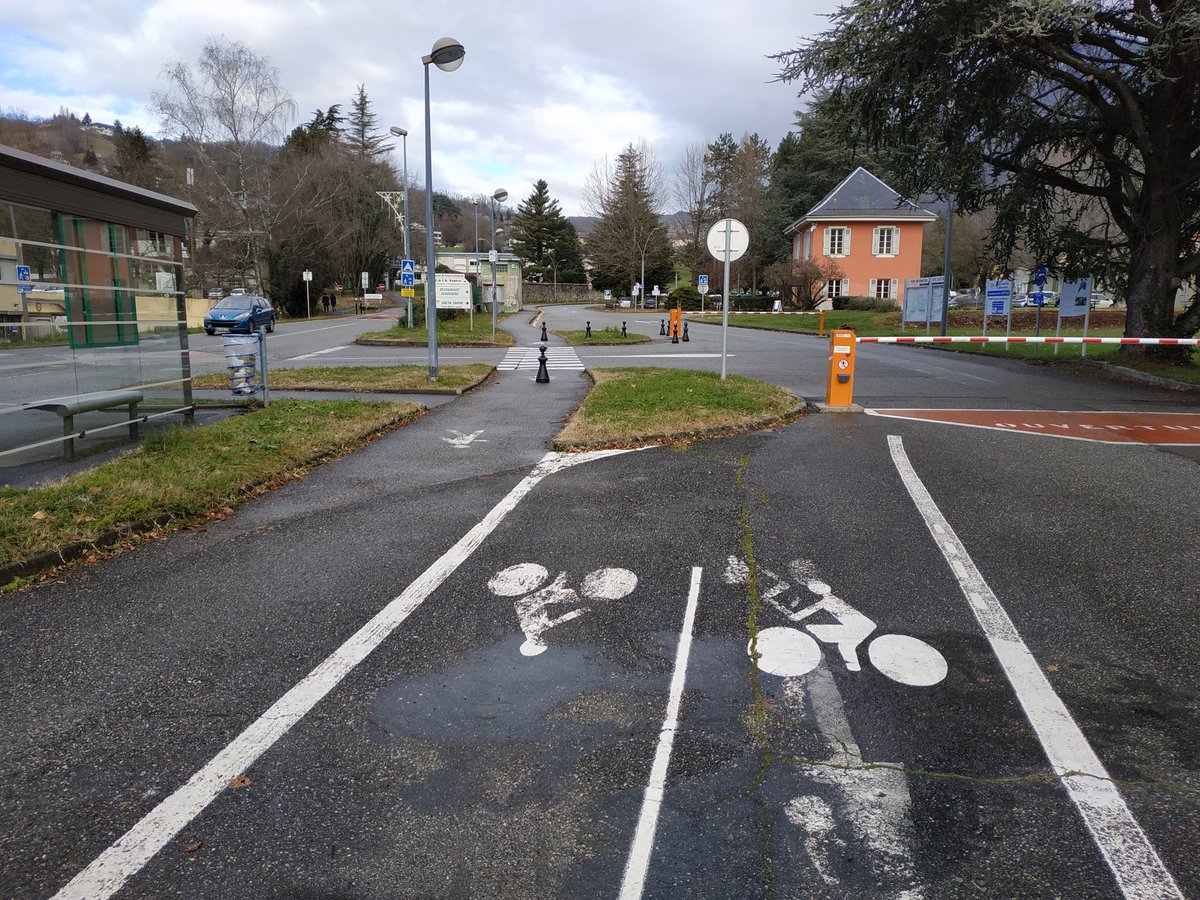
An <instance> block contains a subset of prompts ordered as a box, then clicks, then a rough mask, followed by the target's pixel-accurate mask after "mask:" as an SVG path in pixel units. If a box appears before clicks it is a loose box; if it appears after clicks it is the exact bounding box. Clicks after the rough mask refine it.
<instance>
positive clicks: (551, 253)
mask: <svg viewBox="0 0 1200 900" xmlns="http://www.w3.org/2000/svg"><path fill="white" fill-rule="evenodd" d="M546 255H547V256H548V257H550V267H551V268H552V269H554V302H555V303H557V302H558V260H557V259H556V258H555V256H554V248H553V247H551V248H550V249H549V250H547V251H546ZM643 277H645V270H644V269H643Z"/></svg>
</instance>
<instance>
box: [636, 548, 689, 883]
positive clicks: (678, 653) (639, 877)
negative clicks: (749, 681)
mask: <svg viewBox="0 0 1200 900" xmlns="http://www.w3.org/2000/svg"><path fill="white" fill-rule="evenodd" d="M703 571H704V569H702V568H701V567H700V566H693V567H692V586H691V588H690V589H689V590H688V599H687V609H686V611H685V612H684V614H683V628H682V630H681V631H680V634H679V646H678V647H677V648H676V650H675V671H674V673H673V674H672V675H671V693H670V698H669V699H668V700H667V717H666V720H665V721H664V722H663V727H662V731H660V732H659V733H658V749H657V750H655V752H654V765H653V766H652V767H651V769H650V783H649V784H647V785H646V794H645V796H644V798H643V799H642V814H641V815H640V816H639V817H638V825H637V831H636V832H634V835H633V845H632V846H631V847H630V850H629V860H628V861H627V862H626V863H625V879H624V881H623V882H622V884H621V900H638V898H640V897H641V896H642V890H643V888H644V887H645V884H646V872H647V870H648V869H649V868H650V854H651V852H652V851H653V850H654V832H655V830H656V829H657V828H658V813H659V810H660V809H661V808H662V801H663V793H664V792H665V790H666V786H667V767H668V765H669V764H670V762H671V747H672V746H673V745H674V743H675V731H676V729H677V728H678V727H679V705H680V703H681V702H682V700H683V683H684V681H685V679H686V678H687V665H688V655H689V654H690V653H691V651H692V627H693V626H694V625H695V622H696V606H697V604H698V602H699V599H700V575H701V573H702V572H703Z"/></svg>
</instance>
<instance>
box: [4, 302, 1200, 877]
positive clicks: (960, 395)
mask: <svg viewBox="0 0 1200 900" xmlns="http://www.w3.org/2000/svg"><path fill="white" fill-rule="evenodd" d="M551 314H552V315H553V316H554V317H555V318H557V317H558V316H560V315H561V316H563V317H568V316H577V317H578V316H582V315H590V316H597V315H598V314H597V313H596V312H595V311H584V310H576V311H571V312H568V311H560V310H557V309H556V310H553V311H552V313H548V316H549V315H551ZM581 324H582V323H580V325H581ZM630 324H631V325H633V324H635V323H633V322H631V323H630ZM550 327H551V329H553V328H556V327H563V328H567V327H576V326H575V325H573V324H563V325H561V326H559V325H557V324H555V323H553V322H552V323H551V325H550ZM593 327H597V323H596V321H595V320H593ZM638 327H641V328H645V329H647V333H650V330H653V331H655V332H656V331H657V322H653V323H650V324H639V325H638ZM514 328H516V329H518V330H517V334H518V343H519V344H521V345H524V346H535V345H536V344H537V343H538V342H537V341H535V340H532V339H530V338H531V336H532V335H533V334H534V333H533V330H532V329H528V330H527V331H526V332H522V331H520V330H519V329H520V326H514ZM280 331H281V332H284V333H285V332H286V329H280ZM713 331H714V329H712V328H711V327H704V326H695V327H693V328H692V341H691V343H689V344H688V345H686V347H685V348H684V349H685V351H686V353H688V354H705V353H710V352H711V350H712V346H713V344H714V337H713ZM715 342H716V343H717V345H718V346H719V334H717V335H716V338H715ZM336 343H337V345H341V344H344V343H345V342H344V341H341V340H340V339H339V340H337V342H336ZM730 347H731V352H732V353H734V354H735V356H734V357H733V364H732V365H731V370H732V371H735V372H742V373H745V374H748V375H752V376H754V377H764V375H765V374H766V373H770V374H771V375H772V376H773V377H770V378H768V379H767V380H772V381H775V382H776V383H784V384H785V386H789V387H792V389H793V390H797V391H798V392H799V393H801V394H802V395H803V396H808V397H812V398H815V397H819V396H820V380H821V377H822V376H821V373H822V367H823V358H824V355H825V348H824V345H823V344H822V343H821V342H819V341H817V340H815V339H812V338H804V337H796V336H791V335H778V334H765V335H757V334H752V335H747V334H744V333H737V334H736V336H733V337H731V341H730ZM318 349H321V348H314V347H307V348H303V349H302V350H301V355H302V354H310V353H313V352H315V350H318ZM673 349H677V348H676V347H672V346H669V345H666V344H665V342H657V343H655V344H653V345H652V346H650V347H647V346H645V345H642V346H641V347H630V348H590V347H589V348H580V350H579V351H578V355H579V358H580V359H581V360H582V361H583V363H584V364H585V365H588V366H595V365H599V364H602V363H601V362H600V359H599V357H602V356H603V357H605V358H611V357H614V356H615V357H621V356H628V360H629V362H630V364H646V363H650V364H661V363H656V362H651V361H650V360H645V359H644V357H639V355H638V354H646V353H649V352H656V353H661V354H663V355H666V354H669V353H670V351H671V350H673ZM378 351H379V348H364V347H357V346H354V345H348V346H347V347H346V349H344V350H337V351H335V352H330V353H326V354H321V355H320V356H319V357H311V358H309V359H306V360H304V361H303V362H301V363H300V364H303V365H309V364H322V365H323V364H337V361H338V360H339V359H343V358H345V357H347V356H351V355H353V356H358V357H361V356H368V355H369V356H371V357H372V358H375V359H383V358H384V357H385V356H386V355H387V354H389V353H390V355H391V356H392V357H393V358H394V357H396V356H399V355H403V354H404V353H407V352H408V351H404V350H401V351H397V350H387V351H384V352H378ZM455 352H458V351H455ZM487 353H488V354H490V357H488V358H491V359H492V360H493V361H494V362H496V361H499V360H500V359H501V358H502V357H503V355H504V351H502V350H501V351H495V350H492V351H487ZM414 354H415V355H418V356H419V355H421V351H420V348H417V349H416V350H415V351H414ZM471 355H474V356H478V357H480V358H482V357H483V356H484V354H471ZM634 359H640V360H641V362H638V363H634V362H633V360H634ZM604 364H609V363H604ZM611 364H619V363H618V362H613V363H611ZM678 364H680V365H685V366H695V367H698V368H699V367H703V368H707V369H712V368H713V360H712V358H711V357H704V356H696V355H687V356H685V355H683V354H680V355H679V357H678ZM860 367H861V368H860V373H861V374H860V379H861V380H860V383H859V387H860V392H859V397H860V398H862V399H863V400H864V401H866V402H868V403H869V404H870V405H871V406H872V407H873V408H878V409H888V408H890V407H894V408H896V409H912V408H922V409H924V408H927V407H933V406H941V407H946V406H949V407H959V408H966V407H972V406H979V407H983V406H987V407H999V408H1007V409H1031V408H1033V409H1036V408H1042V409H1049V410H1059V409H1063V408H1064V407H1066V406H1068V405H1070V406H1075V407H1078V408H1079V409H1080V410H1081V411H1087V410H1092V409H1112V410H1145V409H1157V410H1161V411H1162V412H1164V413H1166V412H1170V413H1180V412H1188V411H1189V405H1190V411H1192V412H1194V411H1195V404H1194V403H1192V402H1190V400H1189V398H1187V397H1184V396H1180V395H1178V394H1173V393H1171V392H1166V391H1161V390H1158V389H1155V388H1152V387H1147V386H1144V385H1127V384H1123V383H1109V382H1097V381H1095V380H1092V379H1088V378H1083V377H1080V376H1077V375H1075V374H1072V373H1062V372H1058V371H1055V370H1053V369H1050V368H1049V367H1030V366H1023V365H1020V364H1015V363H1011V362H1007V361H993V360H979V359H976V358H960V357H955V356H949V355H947V356H943V355H941V354H938V353H935V352H932V351H912V350H905V349H895V348H871V349H869V350H868V349H861V350H860ZM939 389H940V391H941V394H942V396H941V397H940V398H938V392H939ZM585 390H586V383H585V381H584V380H583V379H582V378H580V377H579V376H578V375H577V374H576V373H573V372H566V371H563V372H559V373H555V374H554V377H553V378H552V381H551V383H550V384H548V385H537V384H535V383H534V382H533V373H532V372H527V371H514V372H512V373H510V374H506V375H504V376H502V377H498V378H497V379H494V380H493V381H492V382H491V383H490V384H489V385H487V386H486V387H485V388H484V389H482V390H481V391H477V392H474V393H472V394H470V395H467V396H464V397H462V398H458V399H456V400H455V401H454V402H452V403H447V404H444V405H442V406H439V407H438V408H437V409H435V410H434V411H433V412H431V413H430V414H429V415H427V416H425V417H424V418H423V419H421V420H419V421H418V422H417V423H415V424H414V425H412V426H410V427H408V428H405V429H402V430H401V431H398V432H395V433H394V434H391V435H388V436H387V437H385V438H383V439H381V440H380V441H377V442H375V443H373V444H371V445H370V446H368V447H367V448H365V449H364V450H362V451H360V452H359V453H356V454H354V455H352V456H350V457H347V458H344V459H342V460H338V461H336V462H334V463H331V464H329V465H327V466H323V467H321V468H319V469H317V470H314V471H313V472H312V473H310V475H309V476H308V477H307V478H306V479H305V480H304V481H302V482H298V483H294V484H291V485H289V486H287V487H286V488H284V489H282V490H280V491H276V492H273V493H272V494H269V495H267V496H265V497H263V498H261V499H259V500H258V501H256V502H255V503H253V504H250V505H248V506H246V507H244V508H243V509H242V510H240V511H239V512H238V514H237V515H235V516H233V517H231V518H230V519H228V520H226V521H222V522H215V523H213V524H212V525H211V526H210V527H209V528H208V530H207V531H205V532H196V533H189V534H180V535H176V536H174V537H172V538H171V539H169V540H167V541H161V542H156V543H152V544H148V545H146V546H144V547H142V548H139V549H138V550H137V551H135V552H133V553H131V554H128V555H126V556H124V557H122V558H119V559H114V560H110V561H107V562H105V563H102V564H100V565H96V566H90V567H87V568H84V569H77V570H74V571H72V572H68V573H67V574H65V575H64V576H63V577H62V578H61V579H58V580H57V581H56V582H54V583H47V584H43V585H39V586H37V587H35V588H32V589H29V590H26V591H22V592H20V593H18V594H14V595H10V596H9V597H7V598H6V601H5V603H4V604H3V606H2V607H0V653H2V654H3V655H2V657H0V658H4V659H5V660H6V662H5V664H4V678H3V684H4V688H3V692H2V693H0V709H2V710H3V714H4V716H5V720H6V722H8V723H9V728H8V729H7V733H6V737H5V740H4V743H3V745H2V746H3V752H2V754H0V763H2V764H3V766H4V772H5V780H6V799H5V802H4V806H3V813H2V814H0V847H2V848H3V850H2V852H3V854H4V859H3V867H2V872H3V874H0V890H2V891H3V893H5V894H7V895H11V896H53V895H55V894H56V892H59V891H62V890H63V889H64V887H65V886H67V885H73V887H71V888H69V889H67V890H66V891H64V892H63V893H62V894H61V895H62V896H108V895H110V894H111V893H112V892H114V891H116V892H117V895H118V896H142V895H157V894H166V893H171V894H177V895H180V896H195V897H217V896H220V897H251V896H262V895H263V894H264V893H266V894H272V895H310V896H311V895H337V896H356V897H357V896H369V897H375V896H377V897H394V896H434V897H455V896H476V895H479V894H488V893H490V894H493V895H496V896H501V897H547V896H562V897H579V896H614V895H617V894H621V895H623V896H647V897H648V896H663V897H673V896H742V897H769V896H812V897H841V896H856V897H908V898H915V897H931V898H932V897H971V896H981V895H982V896H1047V895H1057V896H1087V897H1120V896H1126V897H1143V896H1144V897H1150V896H1154V897H1160V896H1196V895H1198V894H1200V865H1197V859H1200V854H1197V852H1196V849H1197V845H1196V838H1195V835H1196V834H1197V833H1200V816H1198V813H1197V809H1198V804H1196V802H1195V796H1196V794H1195V791H1196V789H1197V787H1198V782H1197V774H1198V773H1197V768H1196V767H1197V757H1196V752H1195V751H1196V734H1197V733H1198V728H1197V725H1198V716H1200V710H1197V707H1196V705H1195V702H1194V701H1195V697H1196V696H1198V695H1200V682H1198V681H1197V674H1196V673H1197V668H1196V665H1195V646H1196V641H1197V638H1198V637H1200V619H1198V613H1197V607H1198V604H1197V603H1196V600H1197V588H1196V579H1195V551H1196V549H1197V544H1196V540H1197V532H1196V527H1195V522H1194V513H1193V511H1194V509H1195V508H1196V503H1197V501H1200V479H1197V478H1196V465H1197V462H1198V458H1197V456H1196V450H1195V449H1194V448H1188V447H1151V446H1146V445H1128V444H1126V445H1119V446H1114V445H1108V444H1097V443H1092V442H1084V441H1063V440H1047V439H1046V438H1045V437H1043V436H1040V435H1036V434H1026V433H1019V432H1017V431H1015V430H1011V429H1009V430H995V429H986V430H985V429H976V428H962V427H948V426H947V425H944V424H940V423H937V422H929V421H920V420H917V419H914V418H886V417H883V416H855V415H851V416H843V415H811V416H808V417H806V418H805V419H804V420H802V421H800V422H797V423H794V424H792V425H789V426H786V427H783V428H778V429H774V430H772V431H769V432H763V433H759V434H751V435H743V436H740V437H735V438H725V439H721V440H717V441H706V442H700V443H696V444H691V445H686V446H682V447H657V448H651V449H645V450H640V451H636V452H622V453H605V454H595V455H591V456H583V457H580V456H571V457H565V456H560V455H557V454H551V455H549V456H548V455H547V454H546V452H545V449H544V448H545V447H546V446H547V443H548V442H549V440H550V438H551V437H552V436H553V434H554V433H555V432H556V431H557V429H558V427H559V426H560V424H561V422H562V421H563V420H564V419H565V417H566V416H567V415H568V414H569V412H570V410H571V409H572V408H573V407H574V405H575V404H577V403H578V401H579V400H580V399H581V398H582V396H583V394H584V392H585ZM1067 398H1069V399H1070V400H1071V401H1072V402H1071V403H1070V404H1067V403H1064V400H1065V399H1067ZM935 400H936V401H937V402H936V403H935ZM468 437H470V438H471V440H469V441H468V440H466V438H468ZM1148 523H1153V524H1152V526H1151V527H1150V528H1149V529H1148V527H1147V525H1148ZM1022 648H1023V649H1022ZM685 649H686V652H685ZM1046 690H1048V691H1049V693H1045V691H1046ZM1031 691H1032V693H1030V692H1031ZM1056 704H1057V705H1056ZM1047 716H1048V717H1049V719H1048V720H1047V719H1046V717H1047ZM1080 741H1082V743H1080ZM231 748H232V749H231ZM664 748H665V749H664ZM1089 753H1090V754H1091V755H1090V756H1089V755H1088V754H1089ZM73 879H74V880H73ZM1173 892H1174V893H1173Z"/></svg>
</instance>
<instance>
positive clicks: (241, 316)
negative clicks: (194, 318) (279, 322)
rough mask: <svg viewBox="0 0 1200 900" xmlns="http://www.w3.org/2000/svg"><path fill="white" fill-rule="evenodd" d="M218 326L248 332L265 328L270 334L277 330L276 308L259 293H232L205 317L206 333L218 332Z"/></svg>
mask: <svg viewBox="0 0 1200 900" xmlns="http://www.w3.org/2000/svg"><path fill="white" fill-rule="evenodd" d="M218 328H227V329H229V330H230V331H244V332H245V333H246V334H252V333H254V332H255V331H258V329H259V328H265V329H266V330H267V333H268V334H269V333H270V332H272V331H274V330H275V309H274V307H272V306H271V301H269V300H268V299H267V298H266V297H259V296H258V295H257V294H230V295H229V296H228V297H226V298H225V299H224V300H222V301H221V302H220V303H218V304H217V305H216V306H214V307H213V308H212V309H210V310H209V311H208V315H206V316H205V317H204V330H205V332H206V333H208V334H216V333H217V329H218Z"/></svg>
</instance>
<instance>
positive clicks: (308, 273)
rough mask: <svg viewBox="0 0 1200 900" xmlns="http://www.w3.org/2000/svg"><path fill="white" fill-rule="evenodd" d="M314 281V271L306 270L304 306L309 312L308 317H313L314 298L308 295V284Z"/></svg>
mask: <svg viewBox="0 0 1200 900" xmlns="http://www.w3.org/2000/svg"><path fill="white" fill-rule="evenodd" d="M311 283H312V271H311V270H309V269H305V270H304V306H305V310H306V313H307V316H306V318H309V319H311V318H312V298H311V297H310V296H309V295H308V286H309V285H310V284H311Z"/></svg>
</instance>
